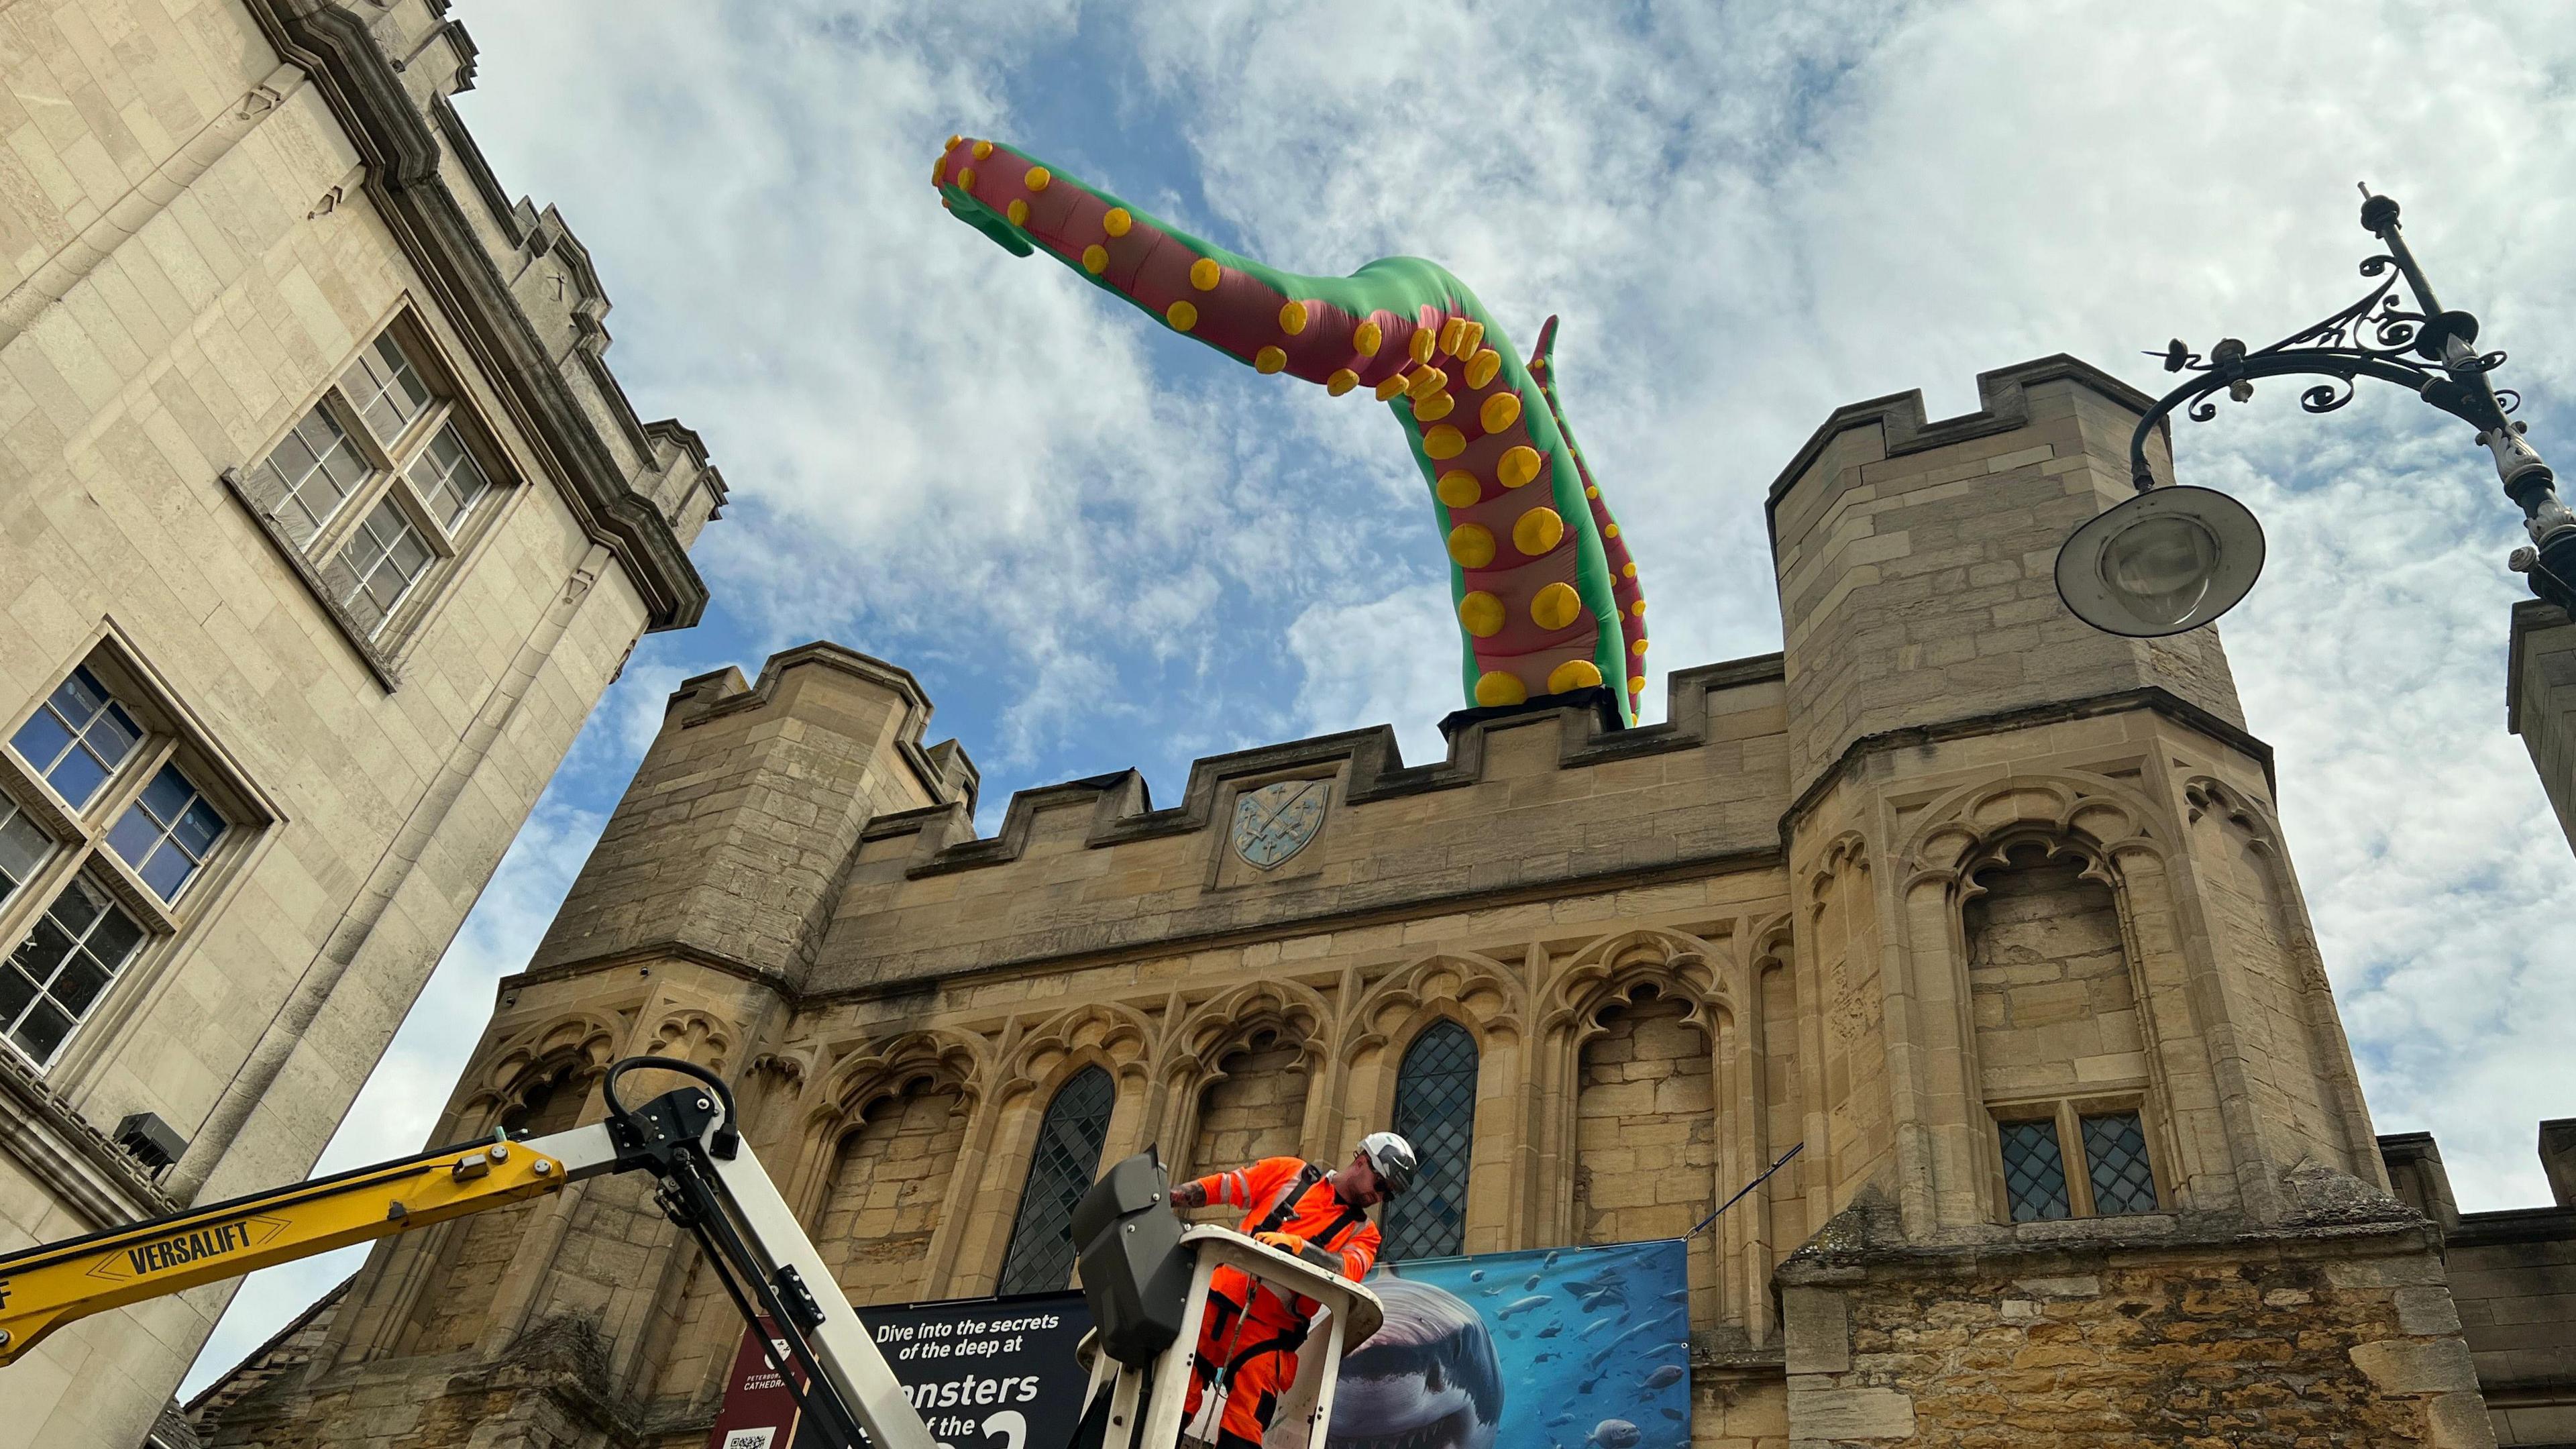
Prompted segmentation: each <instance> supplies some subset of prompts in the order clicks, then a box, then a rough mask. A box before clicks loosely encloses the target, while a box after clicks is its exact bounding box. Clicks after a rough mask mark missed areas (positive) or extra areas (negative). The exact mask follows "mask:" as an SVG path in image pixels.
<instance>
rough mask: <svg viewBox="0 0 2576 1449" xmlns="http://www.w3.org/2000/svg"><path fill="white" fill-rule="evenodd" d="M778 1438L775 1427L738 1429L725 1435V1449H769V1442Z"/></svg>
mask: <svg viewBox="0 0 2576 1449" xmlns="http://www.w3.org/2000/svg"><path fill="white" fill-rule="evenodd" d="M777 1437H778V1430H777V1429H776V1428H775V1427H771V1428H767V1429H736V1430H734V1431H733V1432H732V1433H730V1434H727V1435H725V1441H724V1449H769V1441H770V1440H772V1439H775V1438H777Z"/></svg>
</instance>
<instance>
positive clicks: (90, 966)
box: [45, 951, 108, 1017]
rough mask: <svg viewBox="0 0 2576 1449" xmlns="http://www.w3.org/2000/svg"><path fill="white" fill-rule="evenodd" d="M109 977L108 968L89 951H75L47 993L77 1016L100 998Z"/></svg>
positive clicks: (47, 988) (47, 989)
mask: <svg viewBox="0 0 2576 1449" xmlns="http://www.w3.org/2000/svg"><path fill="white" fill-rule="evenodd" d="M107 977H108V971H107V968H106V967H103V966H101V965H99V964H98V963H97V962H96V961H93V960H91V959H90V955H89V953H88V952H87V951H75V952H73V953H72V958H71V959H70V960H68V961H66V962H64V963H63V969H62V973H61V974H60V975H58V976H56V977H55V978H54V984H53V985H51V986H48V987H46V988H45V994H46V995H48V996H50V997H52V998H53V999H54V1000H55V1001H57V1002H60V1003H61V1004H62V1008H63V1010H65V1011H68V1012H70V1013H71V1014H72V1015H73V1016H75V1017H77V1016H80V1015H82V1014H84V1013H86V1012H87V1011H88V1010H89V1004H90V1003H91V1002H93V1001H96V1000H98V993H99V991H100V989H101V988H103V987H105V986H106V985H107Z"/></svg>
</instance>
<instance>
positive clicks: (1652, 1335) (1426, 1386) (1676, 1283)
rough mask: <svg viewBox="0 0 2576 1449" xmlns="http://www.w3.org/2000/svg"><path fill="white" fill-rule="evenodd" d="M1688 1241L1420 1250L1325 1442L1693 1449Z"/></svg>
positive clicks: (1387, 1294) (1384, 1275) (1395, 1279)
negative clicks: (1427, 1254)
mask: <svg viewBox="0 0 2576 1449" xmlns="http://www.w3.org/2000/svg"><path fill="white" fill-rule="evenodd" d="M1683 1246H1684V1245H1683V1240H1682V1239H1680V1238H1665V1239H1660V1240H1658V1241H1654V1242H1646V1243H1615V1244H1609V1245H1606V1246H1602V1247H1595V1248H1540V1249H1533V1250H1531V1251H1528V1252H1520V1253H1481V1254H1476V1255H1473V1256H1470V1257H1462V1258H1420V1259H1415V1260H1413V1261H1411V1262H1405V1263H1395V1264H1390V1265H1388V1266H1386V1267H1384V1268H1382V1269H1380V1270H1379V1271H1378V1272H1375V1273H1372V1274H1370V1275H1369V1280H1368V1284H1369V1287H1370V1288H1372V1289H1374V1290H1376V1292H1377V1295H1378V1297H1379V1298H1380V1299H1382V1300H1384V1302H1385V1304H1386V1325H1385V1326H1384V1327H1383V1328H1380V1329H1379V1330H1378V1332H1377V1335H1376V1336H1375V1337H1373V1338H1371V1339H1370V1340H1369V1341H1368V1342H1367V1343H1364V1344H1362V1345H1360V1347H1359V1348H1358V1349H1357V1350H1356V1351H1354V1352H1353V1353H1352V1354H1351V1356H1350V1358H1349V1359H1348V1361H1346V1362H1345V1363H1344V1364H1343V1365H1342V1375H1341V1383H1340V1386H1339V1387H1338V1388H1337V1389H1336V1391H1335V1396H1334V1399H1333V1423H1332V1428H1331V1431H1330V1433H1329V1435H1328V1437H1327V1440H1326V1442H1327V1444H1328V1445H1329V1446H1330V1449H1493V1446H1494V1445H1496V1444H1500V1445H1502V1446H1503V1449H1687V1446H1688V1445H1689V1443H1690V1285H1689V1277H1688V1268H1687V1266H1686V1260H1685V1258H1684V1255H1683Z"/></svg>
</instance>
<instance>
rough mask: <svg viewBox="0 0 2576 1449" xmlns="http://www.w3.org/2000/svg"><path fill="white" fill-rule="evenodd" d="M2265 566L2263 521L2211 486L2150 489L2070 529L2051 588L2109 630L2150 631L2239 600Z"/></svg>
mask: <svg viewBox="0 0 2576 1449" xmlns="http://www.w3.org/2000/svg"><path fill="white" fill-rule="evenodd" d="M2262 572H2263V525H2262V524H2260V523H2258V522H2256V521H2255V518H2254V514H2253V512H2252V511H2251V510H2249V509H2247V508H2246V506H2245V505H2244V504H2242V503H2239V502H2237V501H2236V500H2235V499H2233V498H2230V497H2228V496H2227V495H2226V494H2224V493H2220V492H2217V491H2216V490H2214V489H2209V488H2183V487H2176V488H2155V489H2150V490H2149V491H2147V492H2144V493H2141V494H2139V495H2138V496H2137V497H2135V498H2132V499H2130V500H2129V501H2128V502H2126V503H2123V504H2121V505H2120V506H2119V507H2117V508H2114V509H2112V510H2110V511H2109V512H2107V513H2104V514H2102V515H2101V516H2099V517H2097V518H2095V519H2093V520H2092V521H2090V522H2088V523H2086V524H2085V525H2084V526H2083V527H2081V528H2078V529H2076V530H2075V531H2074V532H2073V533H2071V534H2068V535H2067V537H2066V542H2065V544H2064V545H2062V546H2061V547H2060V548H2059V549H2058V550H2057V596H2058V597H2059V598H2061V599H2064V600H2065V601H2066V607H2067V608H2068V609H2069V610H2071V611H2073V612H2074V615H2075V617H2077V618H2079V619H2081V620H2083V621H2084V622H2085V623H2087V624H2090V625H2092V626H2093V627H2094V628H2096V629H2100V630H2102V631H2103V632H2104V633H2108V634H2121V635H2126V636H2127V637H2129V638H2132V639H2156V638H2162V637H2163V636H2165V635H2167V634H2179V633H2182V632H2183V631H2184V630H2186V629H2197V628H2199V627H2200V626H2201V625H2203V624H2206V623H2208V622H2210V621H2211V620H2213V619H2215V618H2217V617H2218V616H2219V615H2221V614H2224V613H2226V612H2227V611H2228V610H2230V609H2232V608H2234V607H2236V604H2237V601H2238V600H2240V599H2242V598H2244V597H2245V595H2246V594H2247V593H2248V592H2249V591H2251V590H2252V589H2253V587H2254V579H2255V577H2256V576H2257V575H2259V574H2260V573H2262Z"/></svg>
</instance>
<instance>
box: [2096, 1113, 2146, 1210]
mask: <svg viewBox="0 0 2576 1449" xmlns="http://www.w3.org/2000/svg"><path fill="white" fill-rule="evenodd" d="M2084 1161H2085V1163H2086V1165H2087V1166H2088V1167H2089V1168H2090V1169H2091V1174H2092V1178H2093V1210H2094V1211H2095V1212H2098V1213H2102V1214H2104V1215H2105V1216H2108V1215H2110V1214H2112V1213H2151V1212H2154V1211H2155V1210H2156V1176H2155V1173H2154V1172H2153V1171H2151V1170H2150V1169H2149V1168H2148V1166H2147V1134H2146V1132H2145V1130H2144V1129H2143V1128H2141V1127H2140V1126H2139V1125H2138V1114H2137V1113H2135V1112H2112V1113H2107V1114H2105V1115H2103V1116H2100V1117H2087V1118H2085V1119H2084Z"/></svg>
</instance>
